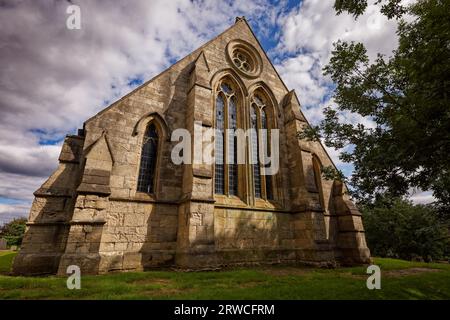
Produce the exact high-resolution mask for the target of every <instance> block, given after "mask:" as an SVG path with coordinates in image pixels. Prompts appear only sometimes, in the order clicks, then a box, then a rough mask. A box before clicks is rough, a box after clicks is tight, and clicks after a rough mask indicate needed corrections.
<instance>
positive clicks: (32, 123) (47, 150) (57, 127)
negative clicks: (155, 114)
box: [0, 0, 430, 224]
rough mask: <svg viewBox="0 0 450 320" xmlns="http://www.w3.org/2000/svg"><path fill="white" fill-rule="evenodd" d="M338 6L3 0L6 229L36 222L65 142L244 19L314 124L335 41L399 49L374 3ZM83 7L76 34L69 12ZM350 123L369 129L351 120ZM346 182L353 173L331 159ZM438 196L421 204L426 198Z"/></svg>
mask: <svg viewBox="0 0 450 320" xmlns="http://www.w3.org/2000/svg"><path fill="white" fill-rule="evenodd" d="M333 2H334V0H304V1H288V0H285V1H273V0H270V1H269V0H238V1H228V0H220V1H218V0H204V1H189V0H170V1H167V0H142V1H135V0H130V1H120V0H116V1H111V0H108V1H106V0H105V1H103V0H95V1H94V0H78V1H76V0H73V1H63V0H60V1H56V0H41V1H38V0H34V1H25V0H23V1H21V0H0V66H1V73H0V224H1V223H2V222H4V221H7V220H9V219H11V218H12V217H16V216H27V215H28V210H29V207H30V204H31V201H32V199H33V195H32V193H33V191H35V190H36V189H37V188H38V187H39V186H40V184H42V182H43V181H44V180H45V179H46V178H47V177H48V176H49V174H50V173H51V172H52V171H53V170H54V169H55V168H56V165H57V157H58V154H59V151H60V147H61V143H62V141H63V139H64V136H65V135H66V134H68V133H72V134H73V133H75V132H76V129H77V128H79V127H81V126H82V123H83V121H84V120H86V119H87V118H89V117H90V116H92V115H94V114H95V113H96V112H98V111H99V110H101V109H103V108H104V107H106V106H107V105H109V104H110V103H111V102H113V101H114V100H116V99H117V98H119V97H121V96H122V95H124V94H126V93H127V92H129V91H130V90H132V89H133V88H135V87H136V86H138V85H139V84H141V83H142V82H143V81H145V80H148V79H150V78H151V77H153V76H154V75H156V74H157V73H159V72H161V71H163V70H164V69H165V68H167V67H168V66H170V65H171V64H172V63H174V62H175V61H177V60H179V59H180V58H182V57H183V56H184V55H186V54H188V53H189V52H191V51H192V50H194V49H196V48H197V47H199V46H200V45H202V44H203V43H204V42H206V41H208V40H209V39H211V38H212V37H214V36H216V35H217V34H219V33H220V32H222V31H223V30H225V29H226V28H228V27H229V26H230V25H232V24H233V23H234V19H235V17H236V16H246V18H247V20H248V21H249V23H250V25H251V26H252V28H253V29H254V31H255V32H256V34H257V36H258V38H259V39H260V41H261V43H262V45H263V46H264V49H265V50H266V51H267V52H268V54H269V56H270V57H271V59H272V61H273V62H274V64H275V67H276V68H277V70H278V71H279V73H280V74H281V76H282V78H283V79H284V80H285V82H286V84H287V85H288V87H289V88H292V89H295V90H296V91H297V93H298V95H299V97H300V100H301V103H302V105H303V109H304V112H305V114H306V116H307V117H308V119H309V120H310V121H311V122H312V123H317V122H318V121H320V119H321V114H322V111H321V110H322V108H323V107H324V106H328V105H332V104H333V100H332V99H331V96H332V87H333V86H332V83H330V81H329V79H326V78H324V77H323V76H322V72H321V69H322V67H323V66H324V65H325V64H326V63H327V61H328V59H329V57H330V51H331V48H332V43H333V42H334V41H336V40H337V39H345V40H356V41H361V42H363V43H364V44H365V45H366V46H367V48H368V51H369V55H370V56H372V57H373V56H375V54H376V53H377V52H381V53H384V54H387V55H389V54H390V53H391V51H392V49H393V48H394V47H395V46H396V42H397V39H396V35H395V22H393V21H387V19H386V18H384V16H382V15H381V14H380V13H379V12H378V10H377V8H376V7H375V6H372V5H371V6H369V8H368V10H367V12H366V14H365V15H364V16H362V17H360V18H359V19H358V20H357V21H355V20H354V19H353V18H352V17H351V16H349V15H346V14H342V15H340V16H336V15H335V12H334V10H333V8H332V5H333ZM71 4H77V5H79V6H80V8H81V29H80V30H69V29H67V27H66V20H67V18H68V17H69V15H68V14H67V13H66V10H67V7H68V6H69V5H71ZM346 117H347V120H349V121H351V122H361V121H363V122H366V124H369V125H370V123H367V120H365V119H361V118H359V117H357V116H355V115H346ZM329 151H330V154H331V155H332V157H333V159H334V161H335V163H336V164H337V165H338V166H339V167H340V168H341V169H342V170H343V171H344V172H345V173H346V174H347V175H350V174H351V170H352V167H351V166H350V165H348V164H343V163H341V162H340V161H339V159H338V153H337V152H336V151H334V150H329ZM429 198H430V195H429V194H423V193H422V194H420V195H417V196H416V200H417V201H420V202H424V201H427V200H428V199H429Z"/></svg>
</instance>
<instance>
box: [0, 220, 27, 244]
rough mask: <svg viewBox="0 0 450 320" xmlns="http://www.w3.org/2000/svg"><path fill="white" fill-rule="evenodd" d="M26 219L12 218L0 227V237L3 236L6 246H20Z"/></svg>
mask: <svg viewBox="0 0 450 320" xmlns="http://www.w3.org/2000/svg"><path fill="white" fill-rule="evenodd" d="M26 222H27V219H25V218H18V219H14V220H12V221H10V222H8V223H6V224H5V225H3V226H2V227H1V228H0V238H5V239H6V241H7V243H8V246H20V245H21V244H22V239H23V236H24V234H25V228H26Z"/></svg>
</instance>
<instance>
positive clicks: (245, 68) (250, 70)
mask: <svg viewBox="0 0 450 320" xmlns="http://www.w3.org/2000/svg"><path fill="white" fill-rule="evenodd" d="M227 57H228V59H229V60H230V61H231V64H232V65H233V67H234V68H235V69H236V71H238V72H239V73H240V74H241V75H244V76H246V77H249V78H256V77H257V76H259V75H260V74H261V71H262V59H261V56H260V55H259V53H258V51H256V49H255V48H254V47H253V46H252V45H251V44H249V43H247V42H245V41H242V40H233V41H230V42H229V43H228V45H227Z"/></svg>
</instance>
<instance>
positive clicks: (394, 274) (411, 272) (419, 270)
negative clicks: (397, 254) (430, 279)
mask: <svg viewBox="0 0 450 320" xmlns="http://www.w3.org/2000/svg"><path fill="white" fill-rule="evenodd" d="M440 271H441V270H440V269H431V268H409V269H399V270H388V271H384V272H383V270H381V274H382V275H385V276H388V277H403V276H410V275H415V274H420V273H425V272H440Z"/></svg>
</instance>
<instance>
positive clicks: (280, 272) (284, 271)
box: [261, 267, 313, 277]
mask: <svg viewBox="0 0 450 320" xmlns="http://www.w3.org/2000/svg"><path fill="white" fill-rule="evenodd" d="M312 270H313V269H308V268H305V269H302V268H294V267H288V268H265V269H262V270H261V271H262V272H264V273H265V274H267V275H271V276H277V277H280V276H281V277H283V276H301V275H305V274H308V273H310V272H311V271H312Z"/></svg>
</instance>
